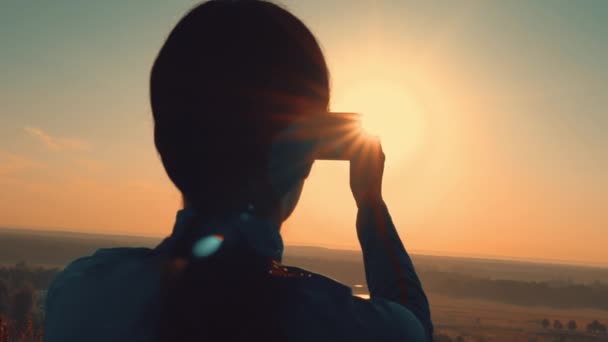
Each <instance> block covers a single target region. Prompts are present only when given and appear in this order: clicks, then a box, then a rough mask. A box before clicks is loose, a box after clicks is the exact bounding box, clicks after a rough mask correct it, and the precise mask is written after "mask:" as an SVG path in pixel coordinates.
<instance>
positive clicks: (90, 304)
mask: <svg viewBox="0 0 608 342" xmlns="http://www.w3.org/2000/svg"><path fill="white" fill-rule="evenodd" d="M194 215H195V214H194V213H193V211H192V210H190V209H184V210H181V211H179V212H178V214H177V218H176V223H175V226H174V229H173V233H172V234H171V236H169V237H168V238H166V239H165V240H164V241H163V242H162V243H161V244H160V245H159V246H157V247H156V248H154V249H149V248H111V249H100V250H98V251H97V252H96V253H95V254H94V255H92V256H88V257H84V258H80V259H78V260H76V261H73V262H72V263H70V264H69V265H68V266H67V267H66V268H65V269H64V270H63V271H62V272H61V273H59V275H58V276H57V277H56V278H55V280H54V281H53V283H52V284H51V286H50V288H49V291H48V294H47V300H46V319H45V338H44V340H45V341H47V342H56V341H63V342H69V341H154V340H155V336H156V333H157V330H156V329H157V328H156V327H157V326H158V320H159V317H160V312H159V310H160V308H159V306H160V300H159V298H160V288H159V285H160V281H161V272H162V269H161V267H162V266H161V260H162V258H163V256H164V254H165V253H166V252H167V250H168V249H169V248H170V247H171V244H172V243H174V242H175V240H176V239H177V238H178V237H179V236H180V235H181V234H182V233H183V231H184V227H185V226H186V225H187V222H188V221H189V220H191V219H193V217H194ZM240 220H241V222H240V224H238V225H237V226H238V227H239V228H238V231H237V233H239V234H244V235H245V239H247V242H248V244H249V245H250V246H252V247H253V248H254V249H256V250H257V251H258V252H259V253H262V254H266V255H268V256H271V257H274V258H276V259H278V260H280V258H281V255H282V253H283V242H282V239H281V236H280V234H279V230H278V229H277V228H278V227H276V226H273V225H272V224H271V223H270V222H267V221H263V220H259V219H255V218H253V217H250V216H247V215H246V214H244V215H242V216H241V217H240ZM240 227H245V229H240ZM251 228H253V229H251ZM222 233H224V234H230V232H222ZM233 233H234V232H233ZM357 235H358V238H359V241H360V244H361V247H362V251H363V260H364V265H365V272H366V279H367V285H368V288H369V291H370V299H369V300H367V299H362V298H359V297H356V296H353V295H352V292H351V289H350V287H348V286H345V285H343V284H340V283H338V282H336V281H334V280H332V279H329V278H327V277H324V276H322V275H319V274H315V273H312V272H308V271H305V270H301V269H299V268H295V267H287V266H285V267H283V266H282V269H283V270H284V271H287V272H296V273H298V274H299V275H300V277H297V280H296V281H293V282H290V286H293V287H294V288H293V289H292V290H293V291H292V292H293V293H294V301H295V302H297V303H296V304H297V305H292V306H291V307H290V308H289V309H288V310H286V313H285V314H283V315H281V316H280V317H282V321H281V322H279V324H282V325H283V328H284V329H283V331H286V332H287V335H288V336H287V337H288V340H289V341H379V342H380V341H430V340H432V337H431V336H432V330H433V327H432V323H431V318H430V311H429V305H428V301H427V298H426V296H425V293H424V291H423V289H422V286H421V284H420V281H419V280H418V277H417V275H416V272H415V270H414V266H413V264H412V261H411V259H410V257H409V256H408V254H407V253H406V251H405V248H404V247H403V244H402V243H401V240H400V238H399V236H398V234H397V231H396V230H395V227H394V225H393V223H392V220H391V218H390V215H389V213H388V210H387V208H386V206H385V205H384V204H383V203H380V204H377V205H373V206H372V205H369V206H367V207H363V208H360V209H359V212H358V214H357ZM294 308H297V309H294Z"/></svg>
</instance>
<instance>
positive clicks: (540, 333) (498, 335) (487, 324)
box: [429, 294, 608, 342]
mask: <svg viewBox="0 0 608 342" xmlns="http://www.w3.org/2000/svg"><path fill="white" fill-rule="evenodd" d="M429 300H430V302H431V308H432V316H433V321H434V322H435V328H436V331H437V333H438V334H443V335H447V336H450V337H452V338H453V339H455V337H456V336H463V337H465V341H507V342H509V341H536V342H541V341H581V342H582V341H604V342H606V341H608V335H591V334H588V333H586V331H585V327H586V326H587V324H589V323H590V322H591V321H593V320H596V319H597V320H600V321H603V322H604V323H607V321H608V311H603V310H589V309H577V310H559V309H553V308H547V307H522V306H514V305H506V304H499V303H495V302H489V301H478V300H470V299H466V300H465V299H454V298H448V297H445V296H437V295H433V294H431V295H430V296H429ZM545 318H546V319H549V320H550V321H551V323H553V322H554V320H560V321H561V322H562V323H563V324H564V326H565V325H566V323H567V322H568V321H570V320H574V321H575V322H576V324H577V326H578V327H577V329H576V330H575V331H568V329H566V328H565V327H564V328H563V329H561V330H557V329H553V328H549V329H544V328H543V327H542V326H541V325H540V322H541V321H542V320H543V319H545Z"/></svg>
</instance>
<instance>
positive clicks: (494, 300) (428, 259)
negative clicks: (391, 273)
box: [0, 228, 608, 341]
mask: <svg viewBox="0 0 608 342" xmlns="http://www.w3.org/2000/svg"><path fill="white" fill-rule="evenodd" d="M159 241H160V240H159V239H157V238H146V237H128V236H109V235H93V234H80V233H61V232H42V231H33V230H32V231H29V230H22V229H8V228H5V229H0V265H1V267H0V316H1V315H7V314H8V313H9V312H13V313H14V312H17V311H18V313H17V314H20V315H21V316H23V317H26V315H25V312H26V311H27V310H28V308H27V305H30V303H29V302H28V300H27V298H24V296H25V297H27V296H26V295H25V294H24V293H21V292H23V291H21V289H20V287H23V286H25V287H26V288H27V287H31V288H32V290H33V294H34V296H33V297H32V298H31V305H30V306H31V308H32V311H33V315H32V317H33V318H31V319H29V321H28V320H27V319H26V320H24V322H21V323H16V322H13V323H12V324H13V326H14V327H16V326H21V329H30V330H32V331H30V332H29V334H31V335H32V336H33V337H32V338H33V339H34V335H36V329H38V330H39V328H40V323H41V321H42V319H43V318H42V312H41V310H42V306H43V301H42V298H43V296H44V290H45V288H46V286H48V283H49V282H50V280H51V279H52V277H53V275H54V274H55V272H57V270H59V269H61V268H62V267H64V266H65V265H66V264H67V263H69V262H70V261H71V260H74V259H75V258H78V257H80V256H85V255H90V254H92V253H94V252H95V250H97V249H98V248H104V247H117V246H134V247H142V246H144V247H153V246H155V245H156V244H158V243H159ZM413 259H414V262H415V264H416V267H417V270H418V273H419V275H420V277H421V279H422V281H423V283H424V286H425V288H426V290H427V292H428V294H429V299H430V302H431V309H432V314H433V319H434V322H435V326H436V332H437V340H438V341H443V340H445V341H608V335H607V334H606V331H605V329H606V324H607V323H608V268H600V267H584V266H572V265H558V264H539V263H531V262H521V261H504V260H489V259H473V258H456V257H443V256H427V255H414V256H413ZM284 263H285V264H287V265H293V266H298V267H302V268H305V269H308V270H311V271H314V272H318V273H321V274H324V275H326V276H329V277H331V278H334V279H336V280H338V281H340V282H342V283H344V284H347V285H350V286H351V287H352V289H353V293H354V294H356V295H360V296H363V297H364V296H365V295H367V288H366V285H365V274H364V269H363V265H362V259H361V253H360V252H357V251H345V250H331V249H325V248H317V247H303V246H287V248H286V252H285V257H284ZM3 291H4V293H5V294H3ZM20 291H21V292H20ZM25 292H27V291H25ZM19 295H21V299H19V298H18V296H19ZM2 296H5V297H6V298H5V299H4V300H3V299H2ZM11 296H12V297H11ZM9 297H10V298H9ZM15 298H16V299H15ZM19 300H21V303H17V302H18V301H19ZM19 305H21V306H24V305H25V306H26V308H19ZM15 310H16V311H15ZM19 312H20V313H19ZM543 320H545V323H544V325H543ZM594 322H595V323H594ZM1 324H2V323H1V322H0V326H1ZM28 325H29V328H28ZM0 332H1V330H0ZM1 337H2V336H0V340H1Z"/></svg>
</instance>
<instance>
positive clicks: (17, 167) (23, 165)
mask: <svg viewBox="0 0 608 342" xmlns="http://www.w3.org/2000/svg"><path fill="white" fill-rule="evenodd" d="M44 167H46V164H44V163H42V162H39V161H36V160H33V159H30V158H28V157H25V156H22V155H19V154H14V153H9V152H4V151H0V176H9V175H14V174H16V173H19V172H22V171H25V170H31V169H40V168H44Z"/></svg>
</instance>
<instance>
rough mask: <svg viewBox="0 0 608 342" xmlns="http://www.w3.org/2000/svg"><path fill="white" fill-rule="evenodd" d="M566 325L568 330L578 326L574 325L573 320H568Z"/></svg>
mask: <svg viewBox="0 0 608 342" xmlns="http://www.w3.org/2000/svg"><path fill="white" fill-rule="evenodd" d="M567 326H568V330H570V331H574V330H576V328H577V327H578V326H577V325H576V322H575V321H574V320H570V321H569V322H568V325H567Z"/></svg>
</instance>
